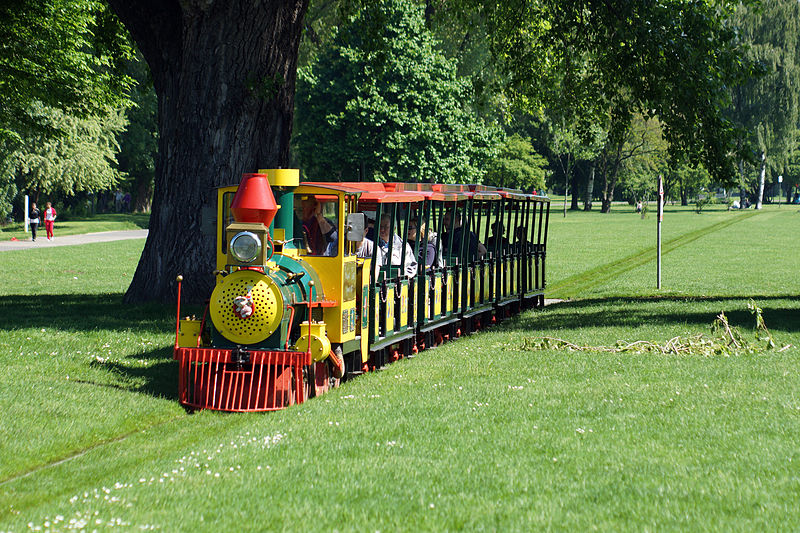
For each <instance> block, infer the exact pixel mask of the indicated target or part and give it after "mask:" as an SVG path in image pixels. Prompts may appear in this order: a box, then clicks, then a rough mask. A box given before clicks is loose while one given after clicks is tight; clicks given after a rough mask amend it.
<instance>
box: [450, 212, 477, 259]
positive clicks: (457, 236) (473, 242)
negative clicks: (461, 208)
mask: <svg viewBox="0 0 800 533" xmlns="http://www.w3.org/2000/svg"><path fill="white" fill-rule="evenodd" d="M461 222H462V221H461V214H460V213H457V214H456V217H455V228H454V229H453V232H452V233H453V253H456V254H457V253H458V247H459V246H460V245H461V239H462V238H463V237H462V234H463V231H464V228H463V226H462V223H461ZM452 223H453V211H452V210H450V211H447V212H446V213H445V214H444V228H443V230H444V232H445V233H443V234H442V244H443V245H444V247H445V249H446V250H447V249H448V248H449V246H450V224H452ZM467 247H468V249H469V258H470V260H471V261H474V260H475V259H478V258H483V256H485V255H486V246H484V245H483V244H482V243H481V242H480V241H479V240H478V236H477V235H475V233H473V232H471V231H470V232H469V236H468V238H467Z"/></svg>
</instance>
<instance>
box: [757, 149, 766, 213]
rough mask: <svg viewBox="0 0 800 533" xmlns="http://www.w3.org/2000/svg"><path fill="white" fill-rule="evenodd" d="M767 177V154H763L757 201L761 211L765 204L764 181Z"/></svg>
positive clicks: (759, 172)
mask: <svg viewBox="0 0 800 533" xmlns="http://www.w3.org/2000/svg"><path fill="white" fill-rule="evenodd" d="M766 176H767V153H766V152H761V168H760V169H759V171H758V198H757V199H756V209H761V206H762V204H763V202H764V181H765V179H766Z"/></svg>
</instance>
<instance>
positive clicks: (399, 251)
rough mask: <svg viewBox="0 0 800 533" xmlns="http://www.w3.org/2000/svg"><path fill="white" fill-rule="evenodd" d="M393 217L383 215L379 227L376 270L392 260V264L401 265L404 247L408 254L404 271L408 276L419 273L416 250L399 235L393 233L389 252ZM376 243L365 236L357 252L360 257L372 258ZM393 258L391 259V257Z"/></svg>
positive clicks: (404, 263)
mask: <svg viewBox="0 0 800 533" xmlns="http://www.w3.org/2000/svg"><path fill="white" fill-rule="evenodd" d="M391 222H392V217H391V216H390V215H383V216H381V223H380V226H379V227H378V256H377V259H376V262H375V271H376V272H377V270H378V268H380V267H381V266H383V265H388V264H389V261H390V260H391V264H392V265H397V266H400V264H401V261H403V249H404V248H405V252H406V256H405V261H404V262H403V265H402V266H403V272H404V273H405V275H406V276H408V277H411V276H414V275H416V273H417V258H416V257H414V250H413V249H412V248H411V246H409V245H408V243H405V246H404V243H403V240H402V239H401V238H400V237H399V236H398V235H397V234H394V235H392V239H391V242H392V251H391V254H390V253H389V227H390V226H391ZM374 246H375V243H373V242H372V240H370V239H367V238H366V237H365V238H364V240H363V241H361V245H360V246H359V248H358V251H357V252H356V255H357V256H358V257H366V258H372V254H373V250H374ZM390 258H391V259H390Z"/></svg>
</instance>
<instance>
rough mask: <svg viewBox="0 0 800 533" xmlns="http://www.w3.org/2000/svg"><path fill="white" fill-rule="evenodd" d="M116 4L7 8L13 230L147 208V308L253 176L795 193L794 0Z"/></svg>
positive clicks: (564, 190)
mask: <svg viewBox="0 0 800 533" xmlns="http://www.w3.org/2000/svg"><path fill="white" fill-rule="evenodd" d="M107 1H108V3H106V2H104V1H100V0H89V1H86V0H80V1H79V0H7V1H6V2H4V3H3V4H2V5H1V6H0V215H2V216H3V219H4V218H5V217H6V216H7V215H8V214H9V213H11V212H12V211H15V212H16V213H17V214H19V211H20V207H21V205H22V204H21V197H22V195H24V194H29V195H31V196H33V197H34V198H39V199H40V200H41V199H42V197H44V198H47V199H58V200H59V201H62V202H64V203H66V204H80V203H85V202H87V201H96V200H97V198H98V196H99V194H101V193H104V192H108V191H114V190H117V189H122V190H125V191H128V192H130V193H131V194H132V196H133V205H134V207H135V208H136V209H139V210H148V209H151V208H152V209H153V212H154V213H158V216H157V217H156V218H157V220H156V222H155V223H154V224H153V225H151V232H152V233H153V234H154V235H155V236H156V237H155V238H153V239H151V240H150V241H149V242H148V249H146V250H145V254H144V255H143V259H142V263H140V268H141V269H142V271H141V273H140V272H139V271H137V276H135V278H134V283H133V285H132V287H131V290H130V291H129V296H130V298H131V299H132V300H134V299H137V298H138V297H139V296H141V297H142V298H144V299H148V298H150V297H157V298H160V297H162V296H166V295H168V294H169V293H170V291H172V290H173V289H171V288H170V287H171V285H170V283H171V281H170V280H171V279H172V273H171V272H170V273H165V272H155V270H154V269H155V268H156V266H155V265H160V266H159V267H158V268H161V269H164V268H170V269H173V270H174V269H181V270H183V271H184V272H185V273H191V272H193V271H194V270H193V269H197V268H199V267H197V266H196V265H199V264H203V257H205V256H209V257H210V254H211V253H212V252H213V251H212V250H211V249H210V248H209V247H207V246H206V245H205V244H203V242H202V241H201V239H202V237H201V236H200V235H199V233H197V232H193V231H189V232H188V233H187V234H188V235H189V237H186V236H184V237H183V238H184V240H186V239H188V241H187V242H185V243H182V244H180V245H176V242H175V237H174V235H172V228H174V227H175V226H176V224H178V223H180V224H181V225H182V226H184V227H187V228H189V229H192V228H195V229H196V228H197V227H199V226H200V223H201V221H200V220H199V218H198V217H199V214H198V213H200V212H201V211H202V209H200V208H201V207H203V206H204V205H208V204H209V202H211V195H210V193H208V191H209V190H211V189H213V187H214V186H217V185H222V184H229V183H232V182H235V180H236V179H237V178H238V176H240V175H241V173H242V172H244V171H249V170H253V169H255V168H264V167H271V166H288V165H292V166H297V167H299V168H301V169H302V171H303V173H304V176H305V178H306V179H319V180H331V179H333V180H348V181H350V180H413V181H438V182H478V183H487V184H491V185H498V186H504V187H516V188H520V189H523V190H526V191H529V190H534V189H535V190H538V191H541V190H548V191H550V192H551V193H556V194H569V195H570V203H569V207H570V208H572V209H597V208H599V209H600V210H601V211H608V210H610V209H611V205H612V201H614V200H620V199H623V200H629V201H631V202H634V201H637V200H642V199H644V200H647V199H648V198H652V197H654V188H655V176H657V175H658V174H661V175H663V176H664V178H665V183H666V187H667V193H668V195H670V196H672V197H673V198H676V199H680V201H681V202H683V203H688V202H689V201H690V199H691V198H692V197H693V196H696V195H697V194H698V192H699V191H701V190H708V189H710V188H712V187H715V186H724V187H725V188H726V189H727V190H731V188H737V189H739V190H741V191H742V194H743V195H746V196H748V197H751V199H752V201H753V203H755V204H756V205H760V202H761V201H762V199H763V197H764V195H765V191H769V190H770V189H771V188H770V187H769V185H770V184H774V183H775V181H776V177H777V176H778V175H781V176H783V183H782V185H781V187H782V189H781V191H782V194H784V195H787V196H788V195H790V194H792V193H794V192H796V191H797V188H798V182H800V160H798V156H797V151H796V150H795V147H796V145H797V128H798V112H797V102H798V91H800V83H798V81H800V80H798V70H797V64H798V58H797V53H798V52H797V50H798V47H797V39H798V24H799V23H800V12H799V10H800V8H798V4H797V2H793V1H790V0H768V1H766V0H765V1H760V2H755V1H753V2H750V1H747V2H739V1H732V0H710V1H707V2H691V3H685V2H662V1H657V2H652V1H645V0H633V1H630V2H607V1H605V0H578V1H575V0H570V1H565V0H538V1H535V2H531V1H529V0H505V1H504V2H494V1H491V2H490V1H488V0H452V1H451V0H448V1H446V2H435V1H433V0H379V1H366V0H347V1H344V0H332V1H331V0H325V1H323V0H292V1H286V2H277V3H276V2H272V3H269V2H251V3H237V2H223V1H222V0H210V1H208V2H202V3H191V2H188V3H187V2H179V1H176V0H164V1H159V2H156V1H155V0H107ZM223 41H224V42H223ZM296 72H297V75H295V73H296ZM295 94H296V96H295ZM292 128H294V130H293V131H292ZM773 188H774V187H773ZM767 194H768V192H767ZM195 233H197V235H195ZM162 237H163V238H162ZM149 248H152V250H150V249H149ZM165 250H166V252H165ZM165 253H166V254H167V255H166V256H164V254H165ZM197 275H198V276H201V275H202V273H201V272H200V271H199V270H198V271H197ZM145 288H147V290H145ZM198 290H199V291H200V292H203V289H202V288H200V289H198ZM203 293H204V292H203ZM137 295H139V296H137Z"/></svg>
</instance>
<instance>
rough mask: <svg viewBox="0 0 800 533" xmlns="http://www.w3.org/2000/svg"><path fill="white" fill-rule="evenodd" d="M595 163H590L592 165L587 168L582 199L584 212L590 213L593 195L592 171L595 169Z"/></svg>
mask: <svg viewBox="0 0 800 533" xmlns="http://www.w3.org/2000/svg"><path fill="white" fill-rule="evenodd" d="M595 166H596V164H595V161H592V165H591V166H590V167H589V179H588V180H586V194H585V196H584V197H583V210H584V211H591V210H592V195H593V194H594V169H595Z"/></svg>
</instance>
